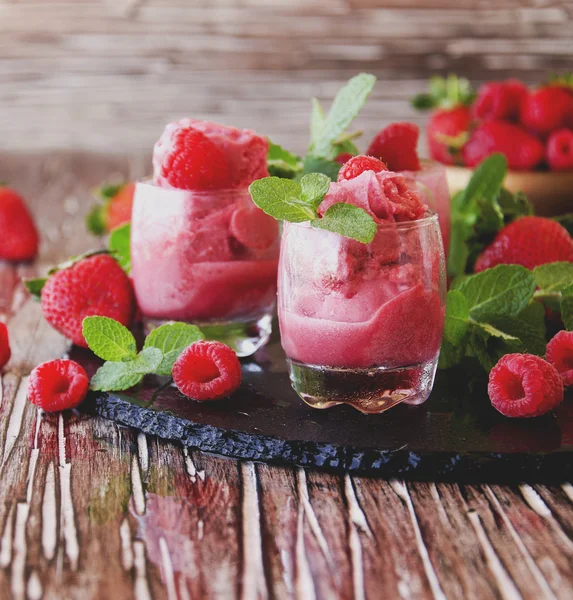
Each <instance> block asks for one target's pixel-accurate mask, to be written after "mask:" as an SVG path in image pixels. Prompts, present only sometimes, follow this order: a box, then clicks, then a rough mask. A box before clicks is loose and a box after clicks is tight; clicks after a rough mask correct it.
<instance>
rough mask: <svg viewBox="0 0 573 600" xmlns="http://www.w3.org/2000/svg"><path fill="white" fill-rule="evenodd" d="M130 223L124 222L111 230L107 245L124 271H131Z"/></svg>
mask: <svg viewBox="0 0 573 600" xmlns="http://www.w3.org/2000/svg"><path fill="white" fill-rule="evenodd" d="M130 238H131V223H124V224H123V225H120V226H119V227H116V228H115V229H112V230H111V233H110V234H109V242H108V247H109V250H110V252H111V253H112V255H113V256H114V258H115V259H116V260H117V262H118V263H119V266H120V267H121V268H122V269H123V270H124V271H125V272H126V273H128V274H129V273H130V272H131V246H130V244H131V242H130Z"/></svg>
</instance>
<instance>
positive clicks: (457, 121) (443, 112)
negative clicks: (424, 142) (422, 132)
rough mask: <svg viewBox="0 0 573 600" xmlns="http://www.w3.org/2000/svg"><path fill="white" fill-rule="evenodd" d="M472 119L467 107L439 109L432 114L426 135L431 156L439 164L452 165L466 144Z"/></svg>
mask: <svg viewBox="0 0 573 600" xmlns="http://www.w3.org/2000/svg"><path fill="white" fill-rule="evenodd" d="M471 121H472V117H471V113H470V109H469V108H468V107H467V106H457V107H456V108H449V109H439V110H436V111H434V112H433V113H432V116H431V117H430V121H429V122H428V126H427V128H426V134H427V138H428V148H429V150H430V156H431V157H432V158H433V159H434V160H437V161H438V162H441V163H444V164H446V165H452V164H454V162H455V160H454V159H455V157H456V154H457V153H459V151H460V150H461V148H462V147H463V145H464V143H465V139H464V137H465V136H464V134H467V132H468V131H469V129H470V125H471Z"/></svg>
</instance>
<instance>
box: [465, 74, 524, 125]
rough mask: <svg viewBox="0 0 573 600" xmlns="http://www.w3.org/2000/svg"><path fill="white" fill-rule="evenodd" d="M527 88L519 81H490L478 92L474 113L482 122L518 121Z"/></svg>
mask: <svg viewBox="0 0 573 600" xmlns="http://www.w3.org/2000/svg"><path fill="white" fill-rule="evenodd" d="M525 96H527V87H526V86H525V85H524V84H523V83H521V81H518V80H517V79H508V80H506V81H488V82H487V83H484V84H483V85H482V86H481V87H480V88H479V90H478V95H477V98H476V100H475V103H474V105H473V112H474V115H475V117H476V118H477V119H479V120H480V121H499V120H508V121H512V120H516V119H517V118H518V117H519V109H520V107H521V103H522V101H523V99H524V98H525Z"/></svg>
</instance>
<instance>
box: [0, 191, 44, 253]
mask: <svg viewBox="0 0 573 600" xmlns="http://www.w3.org/2000/svg"><path fill="white" fill-rule="evenodd" d="M0 232H2V235H0V259H4V260H14V261H17V260H31V259H33V258H34V257H35V256H36V254H37V253H38V243H39V240H38V231H37V230H36V225H35V224H34V220H33V219H32V216H31V215H30V213H29V212H28V209H27V208H26V204H25V203H24V200H23V199H22V197H21V196H19V195H18V194H17V193H16V192H15V191H13V190H11V189H9V188H7V187H1V186H0Z"/></svg>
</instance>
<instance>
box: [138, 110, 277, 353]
mask: <svg viewBox="0 0 573 600" xmlns="http://www.w3.org/2000/svg"><path fill="white" fill-rule="evenodd" d="M267 149H268V142H267V140H266V139H265V138H262V137H260V136H258V135H257V134H256V133H254V132H253V131H249V130H240V129H236V128H234V127H227V126H223V125H218V124H216V123H207V122H202V121H196V120H192V119H184V120H183V121H180V122H179V123H172V124H170V125H168V126H167V128H166V130H165V133H164V134H163V136H162V137H161V139H160V140H159V141H158V142H157V144H156V146H155V149H154V156H153V164H154V178H153V181H149V182H145V181H144V182H140V183H138V184H137V187H136V192H135V197H134V205H133V216H132V225H131V232H132V233H131V253H132V275H133V282H134V287H135V292H136V296H137V301H138V304H139V307H140V308H141V311H142V313H143V315H144V318H145V321H146V324H147V326H148V328H151V327H153V326H154V325H156V324H158V323H160V322H162V321H170V320H177V321H188V322H193V323H195V324H197V325H199V326H201V327H202V329H203V330H204V332H205V333H206V335H207V336H208V337H210V338H214V339H220V340H221V341H224V342H226V343H228V344H229V345H231V346H232V347H233V348H234V349H235V350H236V352H237V354H238V355H239V356H248V355H250V354H252V353H253V352H254V351H255V350H256V349H257V348H258V347H260V346H261V345H262V344H264V343H265V342H266V341H267V340H268V338H269V336H270V331H271V315H272V311H273V307H274V302H275V297H276V278H277V266H278V255H279V229H278V224H277V222H276V221H275V220H274V219H272V218H271V217H269V216H268V215H266V214H265V213H263V212H262V211H261V210H260V209H258V208H257V207H256V206H255V205H254V204H253V203H252V201H251V198H250V195H249V192H248V185H249V184H250V183H251V182H252V181H253V180H254V179H257V178H260V177H264V176H266V175H267V169H266V157H267Z"/></svg>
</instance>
